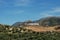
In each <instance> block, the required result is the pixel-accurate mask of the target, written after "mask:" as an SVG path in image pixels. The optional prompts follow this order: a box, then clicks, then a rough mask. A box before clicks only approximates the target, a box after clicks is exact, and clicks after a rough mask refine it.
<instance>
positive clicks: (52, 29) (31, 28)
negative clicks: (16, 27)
mask: <svg viewBox="0 0 60 40" xmlns="http://www.w3.org/2000/svg"><path fill="white" fill-rule="evenodd" d="M25 28H26V29H29V30H32V31H36V32H46V31H60V29H59V30H55V27H42V26H27V27H25Z"/></svg>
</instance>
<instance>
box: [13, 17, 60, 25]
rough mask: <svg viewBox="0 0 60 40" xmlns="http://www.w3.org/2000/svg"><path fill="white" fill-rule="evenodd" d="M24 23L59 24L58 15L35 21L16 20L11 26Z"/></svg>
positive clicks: (59, 18)
mask: <svg viewBox="0 0 60 40" xmlns="http://www.w3.org/2000/svg"><path fill="white" fill-rule="evenodd" d="M24 23H39V25H40V26H55V25H60V17H46V18H41V19H39V20H35V21H25V22H16V23H14V24H13V25H12V26H20V25H24Z"/></svg>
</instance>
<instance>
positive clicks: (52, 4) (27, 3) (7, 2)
mask: <svg viewBox="0 0 60 40" xmlns="http://www.w3.org/2000/svg"><path fill="white" fill-rule="evenodd" d="M48 16H60V0H0V23H1V24H9V25H11V24H13V23H15V22H18V21H25V20H38V19H40V18H43V17H48Z"/></svg>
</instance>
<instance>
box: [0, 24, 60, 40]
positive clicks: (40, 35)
mask: <svg viewBox="0 0 60 40" xmlns="http://www.w3.org/2000/svg"><path fill="white" fill-rule="evenodd" d="M0 40H60V32H54V31H52V32H50V31H48V32H35V31H32V30H27V29H24V28H23V27H12V26H9V25H2V24H0Z"/></svg>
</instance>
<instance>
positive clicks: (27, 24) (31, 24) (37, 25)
mask: <svg viewBox="0 0 60 40" xmlns="http://www.w3.org/2000/svg"><path fill="white" fill-rule="evenodd" d="M26 25H31V26H32V25H36V26H38V25H39V23H28V24H26Z"/></svg>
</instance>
